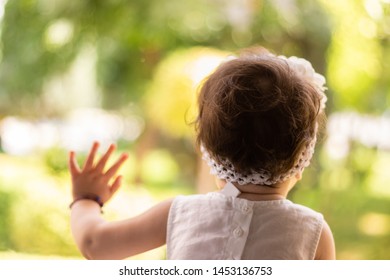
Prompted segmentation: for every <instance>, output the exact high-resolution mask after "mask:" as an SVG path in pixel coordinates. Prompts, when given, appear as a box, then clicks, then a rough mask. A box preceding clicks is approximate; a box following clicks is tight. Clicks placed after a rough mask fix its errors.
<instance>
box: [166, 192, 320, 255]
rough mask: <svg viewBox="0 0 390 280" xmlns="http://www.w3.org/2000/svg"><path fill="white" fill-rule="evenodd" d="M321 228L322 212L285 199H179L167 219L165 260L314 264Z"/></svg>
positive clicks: (221, 196)
mask: <svg viewBox="0 0 390 280" xmlns="http://www.w3.org/2000/svg"><path fill="white" fill-rule="evenodd" d="M322 225H323V216H322V214H320V213H317V212H315V211H314V210H312V209H310V208H307V207H304V206H302V205H298V204H294V203H292V202H291V201H289V200H287V199H283V200H270V201H249V200H246V199H241V198H237V197H234V196H226V195H224V194H223V193H221V192H214V193H209V194H206V195H192V196H179V197H177V198H176V199H174V201H173V203H172V206H171V208H170V212H169V217H168V227H167V258H168V259H187V260H207V259H208V260H211V259H215V260H217V259H219V260H224V259H247V260H248V259H249V260H254V259H261V260H279V259H280V260H312V259H314V257H315V253H316V250H317V245H318V242H319V239H320V235H321V231H322Z"/></svg>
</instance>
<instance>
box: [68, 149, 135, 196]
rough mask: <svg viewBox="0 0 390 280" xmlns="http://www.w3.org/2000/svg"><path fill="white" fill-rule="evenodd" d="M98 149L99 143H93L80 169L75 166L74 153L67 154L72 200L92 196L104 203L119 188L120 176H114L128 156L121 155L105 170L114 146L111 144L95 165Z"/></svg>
mask: <svg viewBox="0 0 390 280" xmlns="http://www.w3.org/2000/svg"><path fill="white" fill-rule="evenodd" d="M98 148H99V143H98V142H95V143H94V144H93V146H92V148H91V151H90V152H89V154H88V157H87V159H86V161H85V163H84V166H83V168H82V169H81V168H80V167H79V165H78V164H77V161H76V155H75V152H73V151H72V152H70V154H69V169H70V174H71V176H72V194H73V199H80V198H82V197H85V196H91V195H94V196H98V197H99V198H100V201H101V202H102V203H105V202H106V201H108V200H109V199H110V198H111V197H112V195H113V194H114V193H115V192H116V191H117V190H118V189H119V187H120V186H121V183H122V176H116V173H117V171H118V170H119V168H120V167H121V166H122V164H123V163H124V162H125V161H126V159H127V158H128V155H127V154H122V155H121V156H120V157H119V159H118V160H117V161H116V162H115V163H114V164H113V165H112V166H110V167H108V168H107V170H105V166H106V163H107V161H108V160H109V158H110V156H111V155H112V153H113V152H114V151H115V149H116V146H115V145H113V144H111V145H110V147H109V148H108V150H107V152H106V153H105V154H104V155H103V156H102V157H101V158H100V160H99V161H97V163H96V164H95V163H94V162H95V157H96V152H97V150H98Z"/></svg>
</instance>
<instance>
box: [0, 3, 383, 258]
mask: <svg viewBox="0 0 390 280" xmlns="http://www.w3.org/2000/svg"><path fill="white" fill-rule="evenodd" d="M0 37H1V41H0V137H1V138H0V139H1V153H0V259H53V258H56V259H57V258H60V259H61V258H80V257H81V256H80V254H79V253H78V251H77V249H76V247H75V245H74V243H73V240H72V237H71V233H70V228H69V210H68V204H69V202H70V200H71V197H70V193H69V190H70V187H69V185H70V179H69V175H68V171H67V151H68V150H69V149H74V150H76V151H77V152H78V155H79V158H80V160H82V159H83V157H85V153H86V151H87V150H88V148H89V146H90V145H91V143H92V141H93V140H99V141H101V142H102V143H103V146H104V145H106V146H107V145H108V144H109V143H111V142H116V143H118V145H119V151H127V152H129V153H130V160H129V161H128V162H127V163H126V165H125V166H124V167H123V169H122V171H121V172H122V173H123V174H124V176H125V186H123V188H122V190H121V192H120V193H119V194H118V195H116V196H115V198H114V199H113V201H112V202H111V203H109V204H108V205H107V206H106V207H105V208H106V209H105V212H106V214H105V215H106V217H107V218H108V219H119V218H126V217H130V216H132V215H135V214H137V213H140V212H141V211H143V210H144V209H146V208H148V207H149V206H151V205H153V204H154V203H156V202H157V201H159V200H161V199H164V198H166V197H171V196H174V195H177V194H192V193H197V192H205V191H208V190H209V191H211V190H213V187H212V186H211V185H206V186H205V184H204V183H203V182H205V181H207V179H205V175H204V174H202V172H200V171H199V170H200V168H199V165H200V164H199V156H198V155H197V153H196V150H195V148H194V139H193V138H194V137H193V136H194V134H193V132H192V131H193V127H192V126H191V125H190V123H191V122H192V121H193V119H194V116H195V115H196V109H195V108H196V103H195V100H196V87H197V85H198V83H199V82H200V81H201V79H202V78H203V77H204V76H205V75H207V74H208V73H209V72H210V71H212V69H213V68H214V67H215V66H216V65H218V63H219V62H220V61H221V60H222V59H223V58H225V57H226V56H227V55H229V54H231V53H232V52H234V51H236V50H238V49H241V48H244V47H249V46H253V45H262V46H264V47H266V48H269V49H270V50H272V51H274V52H276V53H278V54H284V55H287V56H289V55H296V56H301V57H304V58H306V59H308V60H309V61H311V62H312V64H313V66H314V68H315V69H316V70H317V72H319V73H322V74H324V75H325V76H326V77H327V86H328V91H327V95H328V97H329V101H328V105H327V114H328V125H327V128H326V129H324V133H323V137H321V139H320V141H319V143H318V146H317V148H316V155H315V158H314V160H313V163H312V165H311V166H310V168H308V169H307V170H305V173H304V178H303V180H302V181H301V182H300V183H299V184H298V185H297V187H296V188H295V189H294V191H293V192H292V193H291V196H290V198H291V199H292V200H293V201H295V202H298V203H302V204H304V205H307V206H309V207H312V208H313V209H315V210H317V211H320V212H322V213H323V214H324V215H325V218H326V219H327V221H328V223H329V224H330V226H331V228H332V230H333V233H334V237H335V241H336V247H337V258H338V259H390V250H389V249H390V172H389V166H390V153H389V150H390V115H389V111H388V107H389V105H390V75H389V73H390V63H389V62H390V1H389V0H343V1H336V0H331V1H327V0H287V1H282V0H274V1H261V0H184V1H183V0H169V1H168V0H166V1H164V0H148V1H144V0H132V1H124V0H93V1H92V0H89V1H88V0H85V1H66V0H8V1H5V0H0ZM164 257H165V249H164V248H159V249H156V250H154V251H151V252H148V253H145V254H142V255H139V256H136V257H135V258H136V259H160V258H164Z"/></svg>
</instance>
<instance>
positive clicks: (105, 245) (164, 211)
mask: <svg viewBox="0 0 390 280" xmlns="http://www.w3.org/2000/svg"><path fill="white" fill-rule="evenodd" d="M98 147H99V144H98V143H95V144H94V145H93V147H92V149H91V152H90V153H89V155H88V158H87V160H86V162H85V164H84V166H83V168H82V169H80V168H79V167H78V165H77V162H76V160H75V154H74V152H71V153H70V157H69V168H70V172H71V175H72V186H73V189H72V193H73V199H74V200H77V202H76V203H74V204H73V205H72V210H71V211H72V212H71V227H72V233H73V236H74V238H75V241H76V244H77V246H78V248H79V249H80V251H81V252H82V254H83V255H84V256H85V257H86V258H88V259H123V258H126V257H129V256H132V255H135V254H138V253H141V252H145V251H147V250H150V249H153V248H156V247H159V246H161V245H163V244H165V239H166V225H167V220H168V213H169V209H170V205H171V200H168V201H164V202H162V203H160V204H158V205H156V206H155V207H153V208H151V209H150V210H148V211H147V212H145V213H143V214H141V215H139V216H137V217H135V218H131V219H127V220H123V221H118V222H107V221H105V220H104V219H103V218H102V217H101V209H100V205H99V204H98V202H96V201H93V200H90V199H80V198H83V197H99V198H100V201H101V202H102V203H105V202H106V201H108V200H109V199H110V198H111V197H112V195H113V194H114V193H115V192H116V191H117V190H118V189H119V187H120V185H121V177H120V176H116V175H115V174H116V172H117V171H118V169H119V168H120V166H121V165H122V164H123V163H124V162H125V160H126V159H127V155H125V154H123V155H122V156H121V157H120V158H119V159H118V160H117V162H115V163H114V164H113V165H112V166H111V167H110V168H108V170H107V171H105V165H106V163H107V161H108V159H109V158H110V156H111V154H112V153H113V152H114V150H115V146H113V145H111V146H110V148H109V149H108V151H107V152H106V154H104V155H103V156H102V158H101V159H100V160H99V161H98V162H97V163H96V164H94V159H95V155H96V152H97V149H98ZM111 182H112V183H111ZM78 199H80V200H78Z"/></svg>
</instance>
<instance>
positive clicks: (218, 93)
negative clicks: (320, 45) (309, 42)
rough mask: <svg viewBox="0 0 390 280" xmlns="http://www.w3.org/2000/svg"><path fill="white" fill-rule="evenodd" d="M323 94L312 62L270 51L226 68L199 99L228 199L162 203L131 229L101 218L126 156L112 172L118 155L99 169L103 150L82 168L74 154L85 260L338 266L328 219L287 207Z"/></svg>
mask: <svg viewBox="0 0 390 280" xmlns="http://www.w3.org/2000/svg"><path fill="white" fill-rule="evenodd" d="M324 84H325V79H324V77H323V76H321V75H319V74H317V73H316V72H315V71H314V70H313V68H312V67H311V64H310V63H309V62H308V61H306V60H304V59H301V58H297V57H289V58H286V57H284V56H275V55H273V54H271V53H270V52H268V51H267V50H265V49H260V48H257V49H252V50H248V51H245V52H243V53H242V54H241V55H240V56H239V57H234V58H229V59H228V60H226V61H225V62H223V63H222V64H221V65H220V66H219V67H218V68H217V69H216V71H215V72H214V73H213V74H212V75H210V76H209V77H208V78H207V80H206V81H205V82H204V84H203V86H202V88H201V90H200V94H199V115H198V118H197V120H196V129H197V143H198V145H199V147H200V150H201V151H202V154H203V159H204V160H205V161H206V162H207V163H208V165H209V166H210V170H211V174H213V175H215V176H216V178H217V186H218V188H219V189H220V190H219V191H217V192H212V193H208V194H205V195H192V196H179V197H176V198H174V199H170V200H167V201H163V202H161V203H159V204H157V205H156V206H154V207H153V208H151V209H149V210H148V211H146V212H145V213H143V214H141V215H139V216H136V217H133V218H130V219H126V220H122V221H116V222H107V221H105V220H104V219H103V218H102V215H101V207H102V206H103V204H104V203H105V202H107V201H108V200H109V199H110V198H111V196H112V195H113V194H114V193H115V192H116V191H117V190H118V188H119V186H120V185H121V176H117V175H116V172H117V171H118V169H119V168H120V166H121V165H122V164H123V162H125V160H126V158H127V155H126V154H122V155H121V156H120V157H119V159H118V160H117V161H116V162H115V163H114V164H113V165H112V166H109V167H108V168H106V163H107V161H108V159H109V158H110V156H111V155H112V153H113V152H114V150H115V146H114V145H111V146H110V147H109V149H108V150H107V152H106V153H105V154H104V155H103V156H102V157H101V158H100V159H98V160H96V159H95V158H96V153H97V150H98V147H99V144H98V143H94V144H93V146H92V149H91V151H90V153H89V155H88V157H87V159H86V161H85V163H84V165H83V167H82V168H80V167H79V166H78V164H77V162H76V160H75V153H74V152H71V153H70V157H69V168H70V172H71V175H72V183H73V189H72V190H73V198H74V201H73V202H72V204H71V227H72V232H73V235H74V238H75V241H76V243H77V245H78V247H79V249H80V251H81V252H82V254H83V255H84V256H85V257H86V258H88V259H122V258H126V257H129V256H132V255H135V254H139V253H141V252H144V251H147V250H150V249H153V248H156V247H159V246H161V245H164V244H167V257H168V259H305V260H311V259H334V258H335V247H334V241H333V236H332V233H331V230H330V228H329V226H328V224H327V223H326V222H325V220H324V218H323V216H322V215H321V214H320V213H317V212H315V211H314V210H311V209H309V208H307V207H304V206H301V205H298V204H294V203H293V202H291V201H289V200H288V199H287V195H288V193H289V191H290V190H291V189H292V188H293V187H294V185H295V184H296V182H297V181H299V180H300V179H301V177H302V173H303V171H304V168H305V167H307V166H308V165H309V163H310V159H311V157H312V155H313V152H314V146H315V143H316V135H317V131H318V129H319V126H320V124H321V121H322V120H323V118H324V108H325V102H326V96H325V95H324V91H325V87H324Z"/></svg>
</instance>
